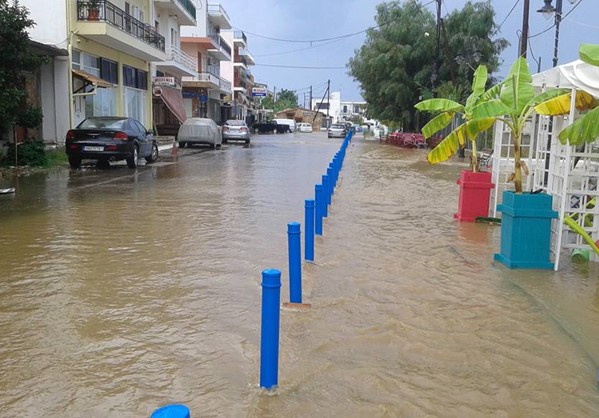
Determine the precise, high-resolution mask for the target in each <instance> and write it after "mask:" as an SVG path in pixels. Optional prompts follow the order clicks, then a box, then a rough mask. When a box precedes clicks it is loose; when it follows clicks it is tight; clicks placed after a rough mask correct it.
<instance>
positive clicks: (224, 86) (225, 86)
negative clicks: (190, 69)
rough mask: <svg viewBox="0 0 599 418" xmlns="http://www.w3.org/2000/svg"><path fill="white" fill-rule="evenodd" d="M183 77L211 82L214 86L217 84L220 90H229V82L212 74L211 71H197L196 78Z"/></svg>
mask: <svg viewBox="0 0 599 418" xmlns="http://www.w3.org/2000/svg"><path fill="white" fill-rule="evenodd" d="M185 79H190V80H197V81H202V82H204V83H211V84H214V85H215V86H219V87H220V88H221V90H224V91H231V82H229V81H227V80H224V79H222V78H220V77H219V76H217V75H215V74H212V73H211V72H204V73H199V74H198V77H197V79H196V78H191V77H190V78H188V77H185Z"/></svg>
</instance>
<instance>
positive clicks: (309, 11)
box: [215, 0, 599, 105]
mask: <svg viewBox="0 0 599 418" xmlns="http://www.w3.org/2000/svg"><path fill="white" fill-rule="evenodd" d="M215 2H216V1H215ZM381 2H382V1H381V0H301V1H297V0H252V1H243V0H220V3H221V4H222V6H223V7H224V8H225V10H226V11H227V14H228V15H229V17H230V19H231V24H232V25H233V26H234V28H236V29H240V30H243V31H244V32H245V33H246V36H247V38H248V50H249V51H250V53H251V54H252V55H253V57H254V60H255V61H256V65H255V66H254V67H252V68H251V71H252V73H253V74H254V78H255V80H256V81H257V82H260V83H265V84H267V85H268V88H269V90H273V89H274V88H276V89H277V90H278V91H279V90H280V89H282V88H284V89H288V90H296V91H297V95H298V99H299V103H300V105H303V104H304V97H308V96H307V92H309V87H310V86H311V85H312V86H313V97H314V98H317V97H322V95H323V94H324V91H325V90H326V83H327V80H331V91H340V92H341V100H343V101H359V100H362V97H361V95H360V86H359V83H357V82H355V81H354V80H353V79H352V77H351V76H349V75H348V73H347V69H346V68H343V69H338V68H335V69H301V68H298V67H345V65H346V64H347V62H348V61H349V59H350V58H351V57H353V56H354V51H355V50H357V49H359V48H360V47H361V46H362V44H363V43H364V41H365V39H366V35H365V34H364V33H360V34H358V35H355V36H348V37H346V38H344V39H341V40H336V41H328V42H313V43H310V42H308V41H310V40H318V39H326V38H332V37H337V36H341V35H346V34H351V33H355V32H360V31H363V30H365V29H367V28H368V27H372V26H374V25H375V23H374V17H375V15H376V5H377V4H379V3H381ZM429 2H430V1H429V0H421V3H422V4H427V3H429ZM465 3H466V0H443V6H442V15H443V16H445V15H446V14H448V13H450V12H451V11H452V10H454V9H456V8H457V9H461V8H462V7H463V6H464V4H465ZM491 4H492V5H493V7H494V9H495V12H496V17H495V21H496V22H497V24H500V23H501V22H503V21H504V20H505V22H504V23H503V25H502V26H501V30H500V32H499V34H498V36H501V37H503V38H505V39H507V40H508V41H509V42H510V44H511V45H510V46H509V47H508V48H507V49H506V50H505V51H504V52H503V53H502V55H501V58H502V61H503V65H502V66H501V68H500V70H499V76H500V77H501V76H505V75H506V74H507V72H508V71H509V67H510V65H511V63H512V62H513V61H514V60H515V59H516V58H517V56H518V43H519V41H518V39H519V34H520V31H521V28H522V17H523V11H524V0H492V1H491ZM514 5H516V6H515V8H514V9H513V11H512V13H511V14H509V12H510V9H512V7H513V6H514ZM553 5H554V6H555V5H556V0H553ZM542 6H543V0H530V18H529V37H530V38H529V40H530V47H529V50H528V62H529V65H530V68H531V71H532V72H536V69H537V65H538V64H537V61H538V60H539V58H540V61H541V70H545V69H548V68H551V66H552V59H553V45H554V39H555V28H551V29H549V30H548V31H547V32H545V33H542V34H540V35H538V36H535V35H536V34H539V33H540V32H542V31H544V30H545V29H547V28H549V27H551V26H552V25H553V22H554V19H553V18H551V19H550V20H547V19H546V18H545V17H544V16H543V15H542V14H541V13H537V12H536V11H537V10H538V9H540V8H541V7H542ZM427 8H428V9H429V10H431V11H432V12H435V10H436V9H435V4H434V3H432V4H430V5H428V6H427ZM508 14H509V15H508ZM566 14H568V15H567V16H565V15H566ZM563 15H564V20H563V21H562V23H561V27H560V35H559V54H558V58H559V63H560V64H564V63H567V62H570V61H573V60H576V59H578V46H579V45H580V43H583V42H585V43H597V44H599V22H598V21H597V19H596V17H597V16H599V1H598V0H576V1H575V2H574V4H573V5H572V4H570V0H563ZM265 37H269V38H278V39H284V40H297V41H304V42H282V41H275V40H269V39H265ZM533 57H534V58H533ZM535 59H536V60H537V61H535ZM274 66H288V67H295V68H281V67H274ZM307 100H308V99H307V98H306V103H307Z"/></svg>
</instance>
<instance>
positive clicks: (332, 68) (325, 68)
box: [256, 64, 347, 70]
mask: <svg viewBox="0 0 599 418" xmlns="http://www.w3.org/2000/svg"><path fill="white" fill-rule="evenodd" d="M256 66H257V67H276V68H297V69H301V70H346V69H347V67H302V66H295V65H272V64H256Z"/></svg>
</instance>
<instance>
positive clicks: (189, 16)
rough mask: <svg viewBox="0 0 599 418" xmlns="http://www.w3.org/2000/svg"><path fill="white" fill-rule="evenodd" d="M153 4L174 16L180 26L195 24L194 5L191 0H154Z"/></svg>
mask: <svg viewBox="0 0 599 418" xmlns="http://www.w3.org/2000/svg"><path fill="white" fill-rule="evenodd" d="M154 4H155V5H156V7H157V8H159V9H162V10H166V11H167V12H168V14H169V15H173V16H176V17H177V22H179V24H180V25H181V26H195V25H196V23H197V20H196V7H195V5H194V4H193V2H192V1H191V0H154Z"/></svg>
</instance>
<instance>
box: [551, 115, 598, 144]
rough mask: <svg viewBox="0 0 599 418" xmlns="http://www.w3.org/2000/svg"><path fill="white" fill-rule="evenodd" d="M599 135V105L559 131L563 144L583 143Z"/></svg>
mask: <svg viewBox="0 0 599 418" xmlns="http://www.w3.org/2000/svg"><path fill="white" fill-rule="evenodd" d="M598 137H599V107H597V108H595V109H593V110H591V111H590V112H589V113H587V114H586V115H584V116H583V117H581V118H580V119H578V120H577V121H575V122H574V123H573V124H572V125H570V126H568V127H566V128H565V129H564V130H563V131H561V132H560V133H559V140H560V141H561V143H562V144H566V143H569V144H570V145H582V144H584V143H585V142H589V143H590V142H594V141H595V140H596V139H597V138H598Z"/></svg>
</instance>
